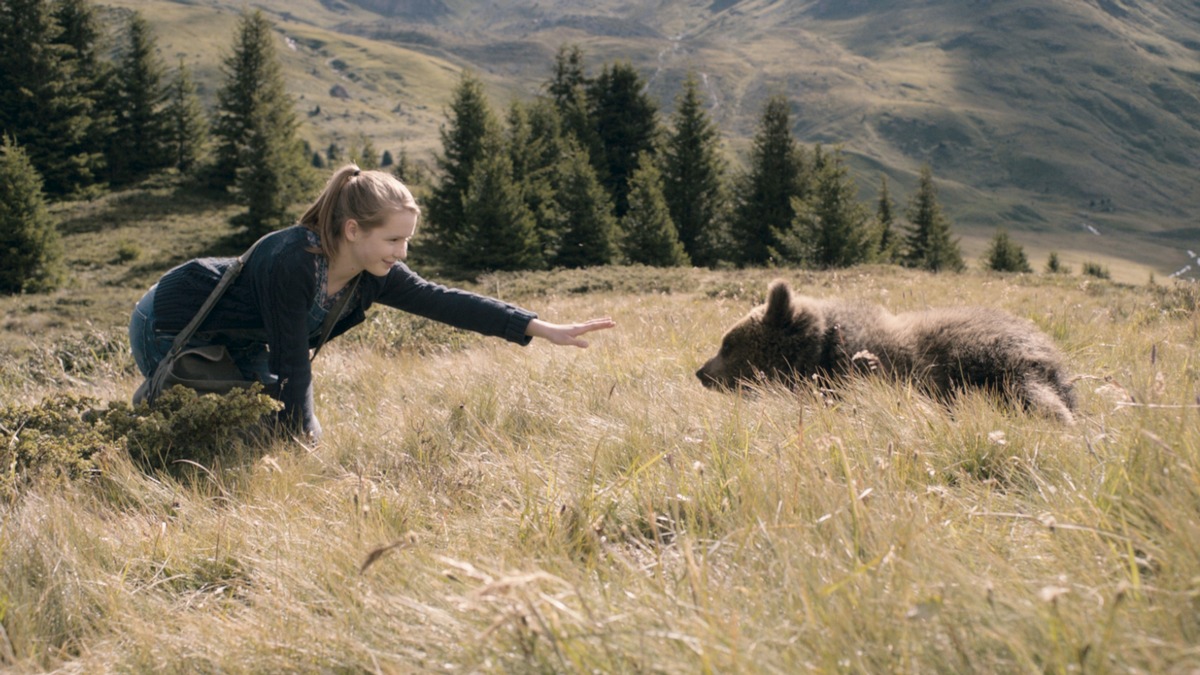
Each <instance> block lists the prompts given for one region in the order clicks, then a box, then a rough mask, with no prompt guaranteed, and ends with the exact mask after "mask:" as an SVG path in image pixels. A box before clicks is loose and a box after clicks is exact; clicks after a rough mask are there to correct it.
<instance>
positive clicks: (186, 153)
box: [163, 59, 208, 173]
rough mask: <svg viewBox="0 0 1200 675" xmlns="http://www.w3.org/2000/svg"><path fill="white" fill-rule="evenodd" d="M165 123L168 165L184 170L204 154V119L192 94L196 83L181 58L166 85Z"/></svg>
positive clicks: (188, 170) (206, 122)
mask: <svg viewBox="0 0 1200 675" xmlns="http://www.w3.org/2000/svg"><path fill="white" fill-rule="evenodd" d="M163 117H165V118H166V125H167V156H168V158H169V162H170V165H171V166H174V167H175V168H176V169H179V170H180V171H181V172H184V173H187V172H190V171H192V170H193V169H195V168H196V166H197V165H199V163H200V161H201V159H202V158H203V157H204V146H205V142H206V140H207V138H208V121H207V120H206V118H205V116H204V108H202V107H201V105H200V98H199V97H198V96H197V95H196V84H195V83H194V82H193V81H192V75H191V72H190V71H189V70H188V67H187V65H186V64H185V63H184V62H183V59H180V60H179V69H178V70H176V71H175V77H174V78H173V79H172V80H171V83H170V85H169V86H168V88H167V107H166V109H164V110H163Z"/></svg>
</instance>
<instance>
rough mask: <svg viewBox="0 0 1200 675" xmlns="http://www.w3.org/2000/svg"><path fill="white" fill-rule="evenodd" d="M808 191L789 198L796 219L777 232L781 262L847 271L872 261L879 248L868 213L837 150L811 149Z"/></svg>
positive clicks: (817, 147)
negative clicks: (811, 174) (846, 269)
mask: <svg viewBox="0 0 1200 675" xmlns="http://www.w3.org/2000/svg"><path fill="white" fill-rule="evenodd" d="M813 157H814V161H813V165H814V167H815V169H814V173H813V176H812V181H813V186H812V192H811V194H810V195H809V196H808V197H807V198H806V199H801V198H799V197H793V198H792V209H793V210H794V211H795V213H796V216H795V218H794V219H793V221H792V223H791V227H790V229H788V230H785V231H776V232H775V233H774V238H775V239H776V241H779V242H780V250H779V251H778V252H774V251H773V253H772V255H773V256H774V257H778V258H779V259H781V260H787V261H791V262H798V263H802V264H804V265H807V266H811V267H816V268H820V269H829V268H833V267H849V266H851V265H856V264H859V263H863V262H867V261H869V260H872V259H873V258H874V257H875V249H876V246H877V244H876V243H875V239H874V237H873V236H872V235H873V234H874V233H873V232H871V228H870V216H869V215H868V213H867V209H866V208H865V207H864V206H863V205H862V204H860V203H859V202H858V188H857V187H856V186H855V184H854V179H853V178H851V177H850V170H849V169H848V168H847V167H846V162H845V160H844V159H843V157H842V153H841V151H840V150H838V151H835V152H834V153H833V154H832V155H829V154H826V153H824V152H823V151H822V149H821V147H820V146H819V145H818V146H816V147H815V148H814V150H813Z"/></svg>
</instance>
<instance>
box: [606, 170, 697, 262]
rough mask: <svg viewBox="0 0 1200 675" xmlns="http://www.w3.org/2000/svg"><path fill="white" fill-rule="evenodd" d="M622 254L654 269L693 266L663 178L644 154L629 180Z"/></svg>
mask: <svg viewBox="0 0 1200 675" xmlns="http://www.w3.org/2000/svg"><path fill="white" fill-rule="evenodd" d="M621 233H622V238H621V250H622V253H623V255H624V258H625V260H626V261H628V262H630V263H634V264H641V265H651V266H653V267H679V266H683V265H689V264H691V261H690V260H689V259H688V255H687V252H686V251H685V250H684V248H683V243H682V242H680V241H679V233H678V231H677V230H676V229H675V223H673V222H671V213H670V209H668V208H667V200H666V199H665V198H664V197H663V186H662V174H661V173H660V172H659V170H658V167H657V166H656V165H655V162H654V158H653V157H651V156H650V153H648V152H643V153H642V154H641V157H640V158H639V161H638V168H637V171H635V172H634V174H633V176H632V177H630V179H629V210H628V211H626V212H625V217H624V218H622V219H621Z"/></svg>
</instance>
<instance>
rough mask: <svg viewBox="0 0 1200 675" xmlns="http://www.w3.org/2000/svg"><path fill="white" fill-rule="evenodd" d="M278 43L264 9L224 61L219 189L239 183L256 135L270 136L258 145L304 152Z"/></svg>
mask: <svg viewBox="0 0 1200 675" xmlns="http://www.w3.org/2000/svg"><path fill="white" fill-rule="evenodd" d="M275 40H276V37H275V31H274V27H273V26H272V25H271V22H270V21H269V20H268V19H267V18H266V16H265V15H264V14H263V13H262V11H261V10H256V11H254V12H247V13H243V14H242V16H241V19H240V20H239V22H238V29H237V35H236V37H235V38H234V44H233V51H232V52H231V53H230V54H229V55H228V56H226V57H225V59H224V60H223V62H222V67H221V70H222V73H223V74H224V76H225V83H224V84H223V85H222V87H221V88H220V89H219V90H218V91H217V109H216V115H215V119H214V120H213V128H212V131H213V135H214V136H215V137H216V139H217V149H216V164H215V166H214V168H213V172H212V175H211V177H210V182H211V183H212V184H213V185H214V186H215V187H229V186H233V185H235V184H236V183H237V182H238V177H239V170H240V169H241V168H242V167H244V166H245V163H246V160H247V153H248V152H251V151H250V145H251V140H252V138H251V137H252V136H254V135H255V134H259V135H263V134H265V135H263V136H262V137H261V138H259V139H258V141H257V142H260V143H261V142H265V141H270V142H271V143H272V144H274V143H279V144H281V145H287V146H294V149H296V150H297V152H298V149H299V144H298V142H297V141H296V131H297V127H298V126H299V122H298V120H297V119H296V112H295V102H294V101H293V100H292V98H291V96H289V95H288V93H287V89H286V86H285V83H284V79H283V67H282V66H281V65H280V63H279V59H278V57H277V56H276V53H275ZM269 154H276V152H275V151H274V150H272V151H271V153H269ZM278 154H279V155H280V156H281V157H283V156H285V155H287V153H284V152H279V153H278ZM288 159H289V160H291V159H292V158H291V157H288ZM307 160H308V158H307V157H304V158H303V159H302V160H300V159H299V158H297V160H296V161H289V163H290V164H296V165H303V164H305V163H307ZM283 168H284V167H281V169H283ZM294 196H295V195H288V197H289V198H291V197H294Z"/></svg>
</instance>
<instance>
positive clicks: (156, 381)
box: [133, 236, 358, 405]
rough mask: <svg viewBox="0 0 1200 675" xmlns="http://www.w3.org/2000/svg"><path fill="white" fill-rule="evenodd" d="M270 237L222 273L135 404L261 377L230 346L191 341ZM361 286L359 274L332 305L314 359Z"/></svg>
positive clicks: (272, 388) (225, 388)
mask: <svg viewBox="0 0 1200 675" xmlns="http://www.w3.org/2000/svg"><path fill="white" fill-rule="evenodd" d="M263 239H266V236H264V237H262V238H261V239H259V240H258V241H256V242H254V245H253V246H251V247H250V248H249V249H247V250H246V252H245V253H243V254H242V255H241V256H239V257H238V259H237V260H235V261H233V264H231V265H230V266H229V269H227V270H226V271H225V274H223V275H222V276H221V279H220V281H218V282H217V286H216V287H215V288H214V289H213V290H212V293H210V294H209V296H208V299H206V300H205V301H204V304H203V305H202V306H201V307H200V311H198V312H197V313H196V316H194V317H192V320H191V321H190V322H189V323H188V325H187V326H185V327H184V329H183V330H182V331H180V332H179V334H178V335H176V336H175V340H174V342H172V343H171V349H170V351H168V352H167V355H166V356H164V357H163V359H162V361H159V363H158V366H157V367H156V368H155V369H154V373H152V374H151V375H150V377H147V378H146V379H145V381H143V382H142V384H141V386H139V387H138V388H137V391H135V392H134V393H133V404H134V405H137V404H139V403H142V402H143V401H144V402H146V403H154V401H156V400H157V399H158V397H159V396H161V395H162V393H163V392H164V391H167V390H168V389H170V388H171V387H174V386H175V385H182V386H184V387H187V388H188V389H191V390H193V391H196V392H197V393H200V394H227V393H229V392H231V391H233V390H235V389H247V388H249V387H250V386H251V385H253V384H254V383H255V382H259V380H257V379H255V378H247V377H246V376H245V375H242V370H241V368H238V365H237V363H235V362H234V360H233V357H232V356H230V354H229V350H228V349H226V348H225V345H220V344H212V345H203V346H199V347H189V346H187V344H188V342H189V341H190V340H191V339H192V336H193V335H194V334H195V332H196V329H197V328H199V327H200V324H202V323H203V322H204V319H205V318H207V317H208V314H209V312H211V311H212V308H213V307H214V306H215V305H216V304H217V301H218V300H220V299H221V296H222V295H224V294H225V290H226V289H227V288H229V286H230V285H231V284H232V283H233V280H234V279H235V278H236V277H237V275H238V274H239V273H240V272H241V271H242V267H244V266H245V264H246V261H247V260H249V259H250V255H251V254H252V253H253V252H254V249H255V248H256V247H257V246H258V245H259V244H260V243H261V242H262V240H263ZM357 287H358V277H355V278H354V280H353V282H352V283H351V286H350V288H348V289H347V290H346V292H345V293H343V294H342V297H340V298H338V301H337V302H336V303H335V304H334V306H333V307H332V308H330V310H329V313H328V314H326V315H325V321H324V322H323V323H322V324H321V337H320V340H319V341H318V342H317V345H316V347H315V348H314V349H313V353H312V356H311V357H310V359H309V360H310V361H311V360H312V359H315V358H316V357H317V352H320V351H321V347H322V345H324V344H325V341H326V340H328V339H329V334H330V333H331V332H333V325H334V324H335V323H337V320H338V318H339V317H340V316H341V314H342V311H343V310H344V309H345V307H346V303H347V302H348V301H349V300H350V297H351V296H353V295H354V292H355V290H356V289H357ZM260 384H263V390H264V393H266V394H267V395H269V396H277V395H278V394H279V385H278V384H274V383H272V384H266V383H260Z"/></svg>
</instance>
